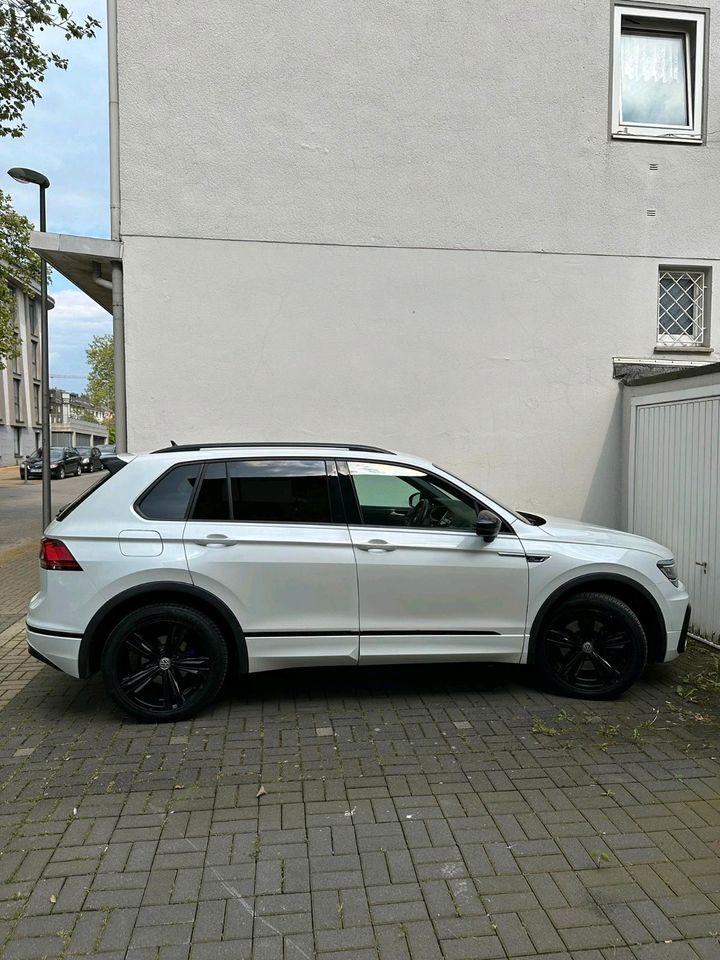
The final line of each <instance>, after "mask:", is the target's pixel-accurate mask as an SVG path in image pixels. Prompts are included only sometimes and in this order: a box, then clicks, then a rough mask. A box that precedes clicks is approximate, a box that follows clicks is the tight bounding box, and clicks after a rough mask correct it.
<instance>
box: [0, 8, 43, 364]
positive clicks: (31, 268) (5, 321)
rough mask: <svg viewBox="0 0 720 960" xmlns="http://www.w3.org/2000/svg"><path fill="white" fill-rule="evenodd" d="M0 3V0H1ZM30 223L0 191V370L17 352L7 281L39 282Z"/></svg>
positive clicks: (29, 286)
mask: <svg viewBox="0 0 720 960" xmlns="http://www.w3.org/2000/svg"><path fill="white" fill-rule="evenodd" d="M0 2H2V0H0ZM31 230H32V224H31V223H30V221H29V220H28V219H27V218H26V217H23V216H21V215H20V214H19V213H17V212H16V211H15V210H13V208H12V205H11V203H10V197H9V196H8V195H7V194H6V193H3V191H2V190H0V370H2V369H4V367H5V361H6V360H12V358H13V357H16V356H18V354H19V353H20V338H19V337H18V335H17V331H16V329H15V293H14V291H13V289H12V287H11V286H10V284H9V282H8V281H9V278H10V277H11V276H12V277H13V278H14V280H15V281H16V282H17V283H19V284H20V286H21V287H22V289H23V290H24V291H25V292H26V293H30V291H31V290H32V286H33V284H36V283H39V282H40V258H39V257H38V255H37V254H36V253H33V251H32V250H31V249H30V245H29V244H30V231H31Z"/></svg>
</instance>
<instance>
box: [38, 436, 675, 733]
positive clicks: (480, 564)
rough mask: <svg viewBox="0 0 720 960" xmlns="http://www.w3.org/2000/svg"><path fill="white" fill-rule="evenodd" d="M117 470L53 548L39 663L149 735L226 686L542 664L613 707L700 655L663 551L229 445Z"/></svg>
mask: <svg viewBox="0 0 720 960" xmlns="http://www.w3.org/2000/svg"><path fill="white" fill-rule="evenodd" d="M106 463H107V465H108V466H109V468H110V471H111V473H108V474H106V475H105V477H104V478H103V480H101V481H100V483H99V484H98V485H97V486H95V487H93V488H92V489H91V490H90V491H89V492H86V493H85V494H84V495H83V496H82V497H80V498H79V499H78V500H76V501H75V502H74V503H72V504H70V506H68V507H66V508H64V509H63V510H61V511H60V513H59V514H58V516H57V519H56V520H55V521H54V522H53V523H51V524H50V526H49V527H48V528H47V530H46V531H45V536H44V538H43V541H42V548H41V559H40V566H41V567H42V571H41V587H40V592H39V593H38V594H36V595H35V596H34V597H33V599H32V601H31V603H30V610H29V614H28V624H27V630H28V643H29V646H30V652H31V653H33V654H34V655H35V656H37V657H39V658H40V659H41V660H43V661H45V662H46V663H50V664H52V665H54V666H56V667H59V668H60V669H61V670H64V671H65V672H66V673H69V674H71V675H72V676H74V677H88V676H90V675H91V674H92V673H94V672H96V671H97V670H102V673H103V676H104V678H105V683H106V685H107V689H108V691H109V693H110V694H111V695H112V696H113V697H114V699H115V700H116V701H117V702H118V703H119V704H120V706H121V707H122V708H124V709H125V710H126V711H127V712H129V713H131V714H133V715H134V716H135V717H139V718H140V719H143V720H154V721H160V720H177V719H181V718H184V717H188V716H190V715H192V714H193V713H195V712H196V711H197V710H199V709H200V708H201V707H203V706H204V705H205V704H207V703H209V702H210V701H211V700H212V699H213V698H214V697H215V696H216V694H217V693H218V691H219V690H220V687H221V686H222V683H223V681H224V679H225V677H226V674H227V673H228V672H230V674H231V675H233V676H236V675H237V674H238V673H254V672H256V671H260V670H271V669H274V668H284V667H295V666H298V667H307V666H324V665H327V664H357V663H362V664H367V663H402V662H405V663H411V662H412V663H417V662H434V661H435V662H437V661H448V660H456V661H462V660H488V661H504V662H506V663H530V664H533V665H534V667H535V668H536V670H537V672H538V674H539V675H540V678H541V679H542V681H543V682H544V683H545V684H546V685H549V686H550V687H552V688H553V689H554V690H556V691H559V692H561V693H564V694H568V695H570V696H579V697H586V698H589V699H600V698H607V697H612V696H615V695H617V694H619V693H621V692H622V691H623V690H625V689H627V687H629V686H630V684H631V683H633V681H634V680H636V679H637V677H638V676H639V675H640V673H641V671H642V670H643V668H644V666H645V664H646V663H647V661H648V660H652V661H662V660H672V659H673V658H674V657H676V656H677V654H678V652H681V651H682V650H683V649H684V647H685V642H686V634H687V629H688V623H689V616H690V609H689V605H688V595H687V593H686V592H685V589H684V588H683V586H682V584H681V583H679V581H678V578H677V573H676V570H675V563H674V560H673V558H672V556H671V554H670V552H669V551H668V550H667V549H665V548H664V547H662V546H659V545H658V544H657V543H653V542H652V541H651V540H646V539H644V538H643V537H638V536H633V535H631V534H628V533H620V532H619V531H614V530H606V529H603V528H601V527H595V526H589V525H587V524H582V523H577V522H575V521H567V520H555V519H549V518H544V517H539V516H535V515H533V514H529V513H517V512H515V511H514V510H510V509H509V508H508V507H504V506H502V504H500V503H498V502H497V501H496V500H493V499H492V498H490V497H487V496H485V494H483V493H480V492H479V491H478V490H475V489H474V488H473V487H472V486H470V485H469V484H467V483H464V482H463V481H462V480H458V479H457V478H456V477H454V476H452V475H451V474H449V473H448V472H447V471H445V470H442V469H440V468H439V467H436V466H434V465H433V464H431V463H428V462H427V461H424V460H419V459H417V458H416V457H411V456H404V455H401V454H398V453H392V452H390V451H388V450H382V449H380V448H377V447H367V446H354V445H350V444H348V445H339V444H324V445H319V444H315V445H310V444H282V445H281V444H254V445H250V444H225V445H198V446H183V447H179V446H173V447H169V448H167V449H163V450H158V451H156V452H154V453H150V454H145V455H142V456H137V457H132V456H127V457H123V458H116V459H115V460H109V461H106Z"/></svg>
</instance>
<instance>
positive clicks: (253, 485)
mask: <svg viewBox="0 0 720 960" xmlns="http://www.w3.org/2000/svg"><path fill="white" fill-rule="evenodd" d="M228 471H229V474H230V491H231V496H232V512H233V519H234V520H236V521H239V522H240V523H253V522H275V523H332V516H331V513H330V496H329V492H328V478H327V471H326V469H325V461H324V460H235V461H231V462H230V463H229V464H228Z"/></svg>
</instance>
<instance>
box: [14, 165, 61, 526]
mask: <svg viewBox="0 0 720 960" xmlns="http://www.w3.org/2000/svg"><path fill="white" fill-rule="evenodd" d="M8 175H9V176H11V177H12V178H13V180H16V181H17V182H18V183H34V184H36V185H37V186H38V187H39V188H40V232H41V233H45V229H46V226H47V224H46V222H45V191H46V190H47V188H48V187H49V186H50V181H49V180H48V178H47V177H46V176H45V174H44V173H38V171H37V170H29V169H27V168H26V167H13V168H12V169H11V170H8ZM40 335H41V338H42V368H41V380H40V395H41V397H42V421H41V423H42V528H43V530H45V528H46V527H47V525H48V524H49V523H50V521H51V520H52V503H51V497H50V350H49V344H48V308H47V263H46V262H45V258H44V257H43V256H41V257H40Z"/></svg>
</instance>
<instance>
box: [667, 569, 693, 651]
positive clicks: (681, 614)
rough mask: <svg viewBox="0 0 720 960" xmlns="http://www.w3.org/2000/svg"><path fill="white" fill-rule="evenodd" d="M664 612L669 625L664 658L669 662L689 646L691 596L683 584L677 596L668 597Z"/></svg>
mask: <svg viewBox="0 0 720 960" xmlns="http://www.w3.org/2000/svg"><path fill="white" fill-rule="evenodd" d="M663 613H664V615H665V625H666V627H667V647H666V650H665V658H664V659H665V662H668V661H669V660H674V659H675V658H676V657H677V656H678V655H679V654H681V653H684V652H685V648H686V647H687V634H688V630H689V628H690V597H689V596H688V594H687V592H686V591H685V588H684V586H683V585H682V584H680V590H679V591H678V593H677V595H676V596H673V597H672V599H671V600H668V598H666V603H665V608H664V610H663Z"/></svg>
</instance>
